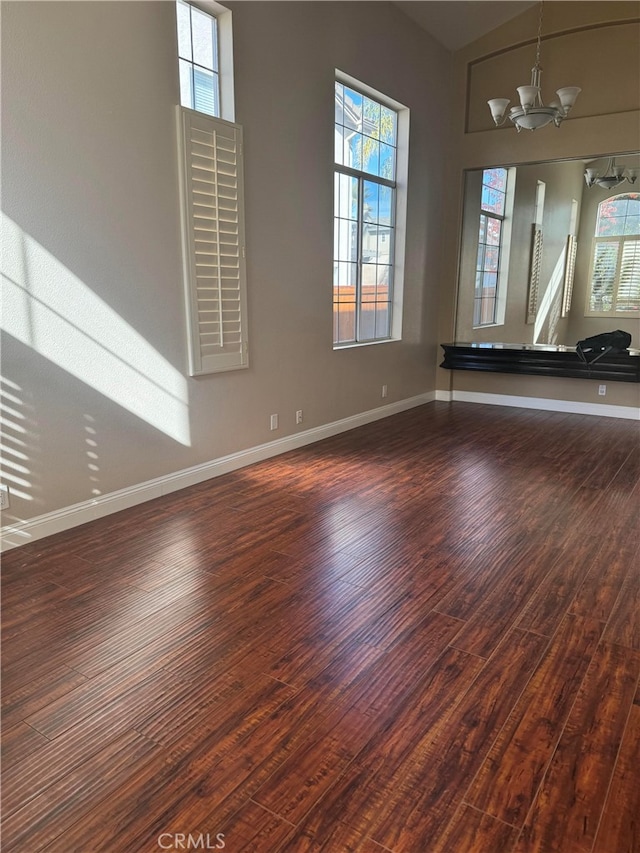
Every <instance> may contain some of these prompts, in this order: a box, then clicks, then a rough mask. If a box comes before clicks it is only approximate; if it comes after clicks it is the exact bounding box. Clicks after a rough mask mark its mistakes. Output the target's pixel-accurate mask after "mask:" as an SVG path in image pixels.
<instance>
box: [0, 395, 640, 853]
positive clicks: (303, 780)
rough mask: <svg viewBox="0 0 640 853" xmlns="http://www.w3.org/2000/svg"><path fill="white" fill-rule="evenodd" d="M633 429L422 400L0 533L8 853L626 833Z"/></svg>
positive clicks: (637, 846)
mask: <svg viewBox="0 0 640 853" xmlns="http://www.w3.org/2000/svg"><path fill="white" fill-rule="evenodd" d="M638 439H639V434H638V425H637V424H636V423H632V422H630V421H623V420H616V419H605V418H597V417H583V416H578V415H568V414H567V415H565V414H559V413H549V412H534V411H525V410H522V409H502V408H498V407H493V406H480V405H471V404H463V403H454V404H447V403H432V404H429V405H426V406H422V407H420V408H417V409H413V410H411V411H408V412H405V413H402V414H399V415H396V416H393V417H391V418H388V419H386V420H383V421H378V422H376V423H374V424H370V425H369V426H366V427H362V428H359V429H356V430H353V431H351V432H349V433H344V434H342V435H339V436H337V437H334V438H332V439H328V440H326V441H323V442H320V443H318V444H316V445H313V446H310V447H306V448H303V449H301V450H298V451H294V452H291V453H288V454H286V455H283V456H279V457H277V458H275V459H271V460H268V461H266V462H263V463H260V464H258V465H254V466H252V467H249V468H245V469H242V470H240V471H237V472H235V473H233V474H229V475H226V476H224V477H220V478H218V479H215V480H211V481H209V482H207V483H202V484H200V485H198V486H195V487H193V488H190V489H187V490H184V491H182V492H178V493H174V494H173V495H170V496H167V497H165V498H162V499H159V500H156V501H153V502H149V503H146V504H143V505H141V506H139V507H137V508H135V509H131V510H128V511H126V512H121V513H118V514H116V515H112V516H110V517H108V518H104V519H102V520H100V521H96V522H93V523H91V524H88V525H85V526H83V527H80V528H76V529H75V530H73V531H69V532H67V533H64V534H60V535H57V536H54V537H50V538H49V539H44V540H41V541H39V542H35V543H33V544H31V545H27V546H25V547H23V548H20V549H16V550H13V551H10V552H8V553H6V554H5V555H4V558H3V570H2V571H3V616H4V618H3V626H2V634H3V700H2V701H3V711H4V724H3V733H2V745H3V789H2V796H3V816H4V821H3V847H2V849H3V851H4V853H10V851H20V853H27V851H28V853H38V851H47V853H53V851H60V852H61V851H65V853H67V851H71V853H94V851H109V853H112V851H113V853H134V851H149V853H151V851H158V850H161V849H169V850H187V849H224V850H226V851H229V853H240V851H256V853H280V851H296V853H306V851H309V853H311V851H321V850H322V851H329V853H346V851H360V853H376V851H377V853H384V851H394V853H509V851H513V853H525V851H526V853H531V852H532V851H538V853H590V851H593V853H632V851H640V778H639V767H640V691H639V686H638V681H639V675H640V623H639V610H640V601H639V599H640V559H639V558H640V554H639V541H638V538H639V537H638V533H639V528H638V521H639V516H638V506H639V498H640V442H639V440H638ZM222 845H224V846H222Z"/></svg>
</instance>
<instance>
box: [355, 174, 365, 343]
mask: <svg viewBox="0 0 640 853" xmlns="http://www.w3.org/2000/svg"><path fill="white" fill-rule="evenodd" d="M363 210H364V180H363V178H362V176H361V175H360V176H358V244H357V247H356V255H357V258H358V264H357V267H356V318H355V319H356V322H355V337H356V341H359V340H360V314H361V310H362V308H361V306H362V243H363V239H364V235H363V229H364V217H363Z"/></svg>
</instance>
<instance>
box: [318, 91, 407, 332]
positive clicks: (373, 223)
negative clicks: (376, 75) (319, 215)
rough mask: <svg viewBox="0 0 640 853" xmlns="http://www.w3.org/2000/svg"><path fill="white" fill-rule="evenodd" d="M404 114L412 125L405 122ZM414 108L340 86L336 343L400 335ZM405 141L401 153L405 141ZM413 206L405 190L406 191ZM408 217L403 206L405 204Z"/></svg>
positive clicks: (336, 178)
mask: <svg viewBox="0 0 640 853" xmlns="http://www.w3.org/2000/svg"><path fill="white" fill-rule="evenodd" d="M401 111H402V112H404V114H405V115H404V116H403V117H404V118H406V121H405V122H401V121H399V115H400V113H401ZM407 114H408V110H405V109H404V108H402V107H401V106H400V105H399V104H395V103H394V102H391V101H389V100H388V99H386V98H384V96H382V95H379V94H378V93H375V94H374V93H373V92H372V91H371V90H368V89H367V88H366V87H364V86H363V87H362V90H360V89H358V88H354V86H353V85H351V83H350V82H349V83H347V82H346V81H345V80H343V79H338V80H336V83H335V124H334V135H335V173H334V254H333V342H334V347H340V346H345V345H353V344H358V343H371V342H374V341H384V340H389V339H391V338H393V337H399V332H400V327H399V324H398V319H399V318H397V317H396V318H394V311H395V312H397V313H399V314H400V315H401V306H400V296H401V286H402V283H401V280H400V277H399V275H398V259H399V257H402V252H403V247H402V246H400V245H399V239H398V227H397V226H398V221H397V220H398V210H399V207H400V205H399V187H398V170H399V165H398V164H399V159H401V161H402V169H403V171H404V169H405V167H406V139H404V140H402V139H401V137H402V136H403V131H405V132H406V128H407V123H408V115H407ZM401 143H404V144H403V150H402V157H401V158H399V150H400V144H401ZM402 203H403V205H406V195H405V194H404V193H403V194H402ZM403 215H404V207H403Z"/></svg>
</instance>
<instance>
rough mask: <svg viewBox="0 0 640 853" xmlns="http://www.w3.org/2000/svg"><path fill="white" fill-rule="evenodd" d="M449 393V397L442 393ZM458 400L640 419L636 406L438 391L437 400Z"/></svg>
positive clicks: (475, 392) (472, 392)
mask: <svg viewBox="0 0 640 853" xmlns="http://www.w3.org/2000/svg"><path fill="white" fill-rule="evenodd" d="M441 394H442V395H445V394H446V395H449V396H447V397H445V396H440V395H441ZM447 399H448V400H458V401H460V402H461V403H486V404H488V405H490V406H516V407H518V408H522V409H541V410H543V411H547V412H567V413H569V414H576V415H599V416H600V417H604V418H627V419H628V420H633V421H637V420H640V408H638V407H636V406H612V405H608V404H606V403H577V402H573V401H572V400H551V399H547V398H546V397H515V396H512V395H510V394H485V393H482V392H480V391H436V400H447Z"/></svg>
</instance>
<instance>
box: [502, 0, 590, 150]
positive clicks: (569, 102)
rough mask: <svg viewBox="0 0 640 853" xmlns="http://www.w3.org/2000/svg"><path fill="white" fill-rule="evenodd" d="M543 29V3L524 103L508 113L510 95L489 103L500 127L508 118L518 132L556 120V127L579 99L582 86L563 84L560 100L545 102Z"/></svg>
mask: <svg viewBox="0 0 640 853" xmlns="http://www.w3.org/2000/svg"><path fill="white" fill-rule="evenodd" d="M541 32H542V3H540V18H539V23H538V39H537V43H536V62H535V65H534V66H533V68H532V69H531V83H530V84H529V85H528V86H518V87H517V92H518V96H519V99H520V106H515V107H511V109H510V110H509V112H508V114H507V107H508V106H509V104H510V103H511V101H510V100H509V98H491V99H490V100H489V101H487V103H488V104H489V109H490V110H491V115H492V117H493V120H494V122H495V124H496V126H497V127H499V126H500V125H502V124H504V122H505V121H506V120H507V118H508V119H509V120H510V121H511V122H513V124H514V125H515V127H516V130H517V131H518V133H519V132H520V131H521V130H538V128H540V127H544V126H545V125H547V124H550V123H551V122H553V123H554V124H555V126H556V127H560V124H561V123H562V122H563V121H564V119H565V118H566V117H567V116H568V115H569V111H570V110H571V108H572V107H573V105H574V104H575V102H576V98H577V97H578V95H579V94H580V92H581V91H582V90H581V89H580V87H579V86H563V87H562V88H560V89H558V90H557V91H556V95H557V96H558V100H557V101H551V103H550V104H548V105H545V103H544V102H543V100H542V90H541V85H540V78H541V75H542V68H541V66H540V35H541Z"/></svg>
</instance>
